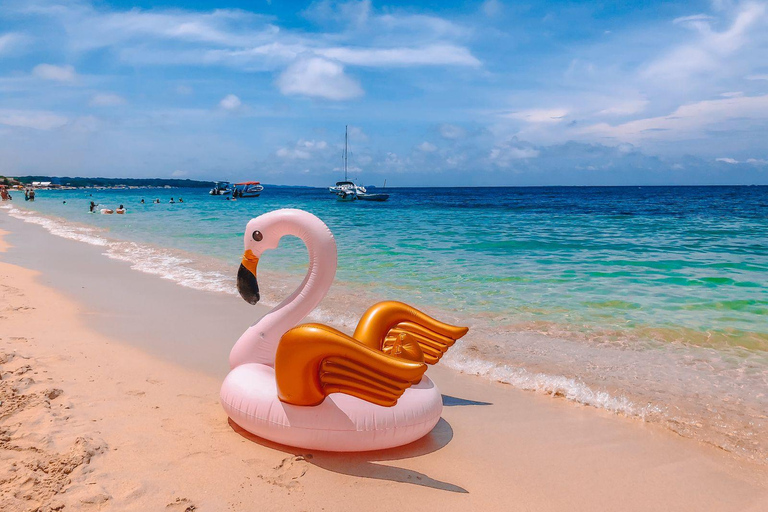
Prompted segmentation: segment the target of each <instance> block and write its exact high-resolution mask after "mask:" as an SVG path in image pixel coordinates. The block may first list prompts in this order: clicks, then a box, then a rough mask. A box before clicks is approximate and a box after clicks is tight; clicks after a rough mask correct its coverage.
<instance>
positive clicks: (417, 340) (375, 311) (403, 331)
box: [353, 301, 469, 364]
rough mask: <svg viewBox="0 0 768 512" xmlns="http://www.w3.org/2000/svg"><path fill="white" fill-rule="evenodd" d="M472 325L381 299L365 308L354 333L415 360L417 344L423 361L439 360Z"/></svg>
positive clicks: (388, 351)
mask: <svg viewBox="0 0 768 512" xmlns="http://www.w3.org/2000/svg"><path fill="white" fill-rule="evenodd" d="M468 331H469V328H467V327H458V326H455V325H450V324H446V323H444V322H441V321H439V320H436V319H434V318H432V317H431V316H429V315H427V314H425V313H422V312H421V311H419V310H418V309H416V308H413V307H411V306H409V305H407V304H403V303H402V302H396V301H386V302H379V303H378V304H375V305H374V306H371V307H370V308H369V309H368V311H366V312H365V314H364V315H363V317H362V318H361V319H360V322H359V323H358V324H357V329H355V334H354V335H353V337H354V338H355V339H356V340H359V341H360V342H361V343H363V344H365V345H367V346H369V347H371V348H374V349H378V350H381V351H383V352H385V353H392V354H393V355H397V356H399V357H404V358H406V359H411V360H416V359H414V357H413V354H414V353H415V351H414V350H412V349H411V348H410V347H412V346H413V345H415V344H418V346H419V348H420V349H421V352H422V354H423V360H424V362H426V363H428V364H435V363H437V362H438V361H439V360H440V358H441V357H443V354H445V352H446V351H447V350H448V349H449V348H450V347H451V346H452V345H453V344H454V343H455V342H456V340H458V339H459V338H461V337H462V336H464V335H465V334H467V332H468Z"/></svg>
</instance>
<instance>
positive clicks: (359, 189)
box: [328, 126, 366, 201]
mask: <svg viewBox="0 0 768 512" xmlns="http://www.w3.org/2000/svg"><path fill="white" fill-rule="evenodd" d="M343 158H344V181H337V182H336V185H334V186H333V187H328V191H329V192H331V193H332V194H336V198H337V199H338V200H339V201H354V200H356V199H357V196H358V194H365V193H366V190H365V187H363V186H361V185H356V184H355V183H354V182H353V181H351V180H350V179H349V176H348V172H349V129H348V127H347V126H345V127H344V155H343Z"/></svg>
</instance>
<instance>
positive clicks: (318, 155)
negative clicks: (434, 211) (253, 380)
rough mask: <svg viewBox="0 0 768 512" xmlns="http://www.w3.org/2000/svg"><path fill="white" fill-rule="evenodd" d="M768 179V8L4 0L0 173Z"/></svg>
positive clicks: (500, 181) (369, 179)
mask: <svg viewBox="0 0 768 512" xmlns="http://www.w3.org/2000/svg"><path fill="white" fill-rule="evenodd" d="M346 124H348V125H349V126H350V138H351V151H352V162H351V167H352V169H353V176H355V177H356V178H357V179H358V180H359V181H361V182H362V183H364V184H379V185H380V184H381V183H383V180H384V179H387V183H388V185H392V186H397V185H402V186H408V185H450V186H452V185H461V184H465V185H621V184H710V183H742V184H752V183H755V184H768V142H766V140H768V3H766V2H760V1H749V2H728V1H719V0H718V1H716V2H636V3H634V4H633V3H632V2H615V3H611V2H539V3H521V2H507V1H503V0H489V1H484V2H483V1H464V2H438V1H432V2H420V3H417V2H411V3H405V2H388V3H385V2H370V1H352V2H325V1H321V2H281V1H280V0H272V1H271V2H267V1H263V2H260V1H258V0H254V1H250V2H227V1H226V0H219V1H216V2H212V1H197V2H192V1H187V2H174V1H164V2H126V1H114V2H108V1H101V2H88V1H82V2H80V1H67V2H51V1H41V0H25V1H16V0H11V1H5V0H0V174H9V175H19V174H54V175H81V176H96V175H98V176H116V177H128V176H134V177H143V176H162V177H171V176H176V177H188V178H201V179H230V180H239V179H246V178H248V179H260V180H261V181H264V182H268V183H279V184H303V185H326V184H328V183H329V182H332V181H335V180H336V179H339V178H340V177H341V170H340V169H341V148H342V146H343V140H344V126H345V125H346Z"/></svg>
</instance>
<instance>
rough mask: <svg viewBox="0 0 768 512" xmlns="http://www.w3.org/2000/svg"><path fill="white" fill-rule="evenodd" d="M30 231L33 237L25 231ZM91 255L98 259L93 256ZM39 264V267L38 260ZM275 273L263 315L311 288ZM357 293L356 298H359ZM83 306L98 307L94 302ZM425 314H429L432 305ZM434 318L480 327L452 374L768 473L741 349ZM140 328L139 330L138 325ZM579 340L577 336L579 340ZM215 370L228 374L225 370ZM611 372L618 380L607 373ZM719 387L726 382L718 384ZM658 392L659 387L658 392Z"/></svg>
mask: <svg viewBox="0 0 768 512" xmlns="http://www.w3.org/2000/svg"><path fill="white" fill-rule="evenodd" d="M10 206H12V205H10ZM3 211H8V210H3ZM17 211H19V212H22V214H12V213H10V212H8V214H9V215H10V216H11V217H12V219H9V220H10V221H12V222H19V223H25V222H26V223H30V222H31V223H32V224H34V225H36V226H39V227H32V226H30V228H31V229H32V233H34V238H36V239H37V238H41V236H39V235H38V234H37V231H36V230H38V229H40V230H41V232H45V233H52V234H55V235H56V236H58V237H62V238H64V239H68V240H76V242H75V243H76V244H78V245H81V246H83V247H82V250H75V249H73V250H72V253H73V254H74V255H73V256H72V257H71V258H70V259H73V260H77V259H90V258H93V254H96V253H98V254H99V257H98V258H96V260H95V261H96V262H97V265H98V266H99V267H104V269H105V270H104V272H105V273H109V272H111V270H109V269H111V268H114V266H110V265H108V264H106V263H104V262H102V261H101V260H104V259H106V258H103V257H102V256H101V255H102V254H103V255H105V256H107V257H108V258H110V259H111V260H113V262H120V263H121V264H122V263H127V264H128V265H129V266H130V267H131V268H132V269H134V270H137V271H138V272H136V273H138V274H142V275H143V276H144V277H146V274H149V275H150V280H149V281H144V277H142V278H141V279H142V282H144V283H147V284H146V286H149V287H151V286H152V285H151V284H148V283H151V282H152V280H153V279H156V278H157V277H158V276H159V277H161V278H163V280H170V281H172V282H173V283H174V284H175V285H177V286H178V285H182V286H184V287H188V288H190V289H193V290H195V291H196V292H199V291H200V290H203V291H205V293H203V294H200V295H196V297H198V300H202V301H204V302H205V301H207V300H208V299H207V298H208V297H209V295H208V294H209V293H211V292H213V293H215V294H221V293H225V294H229V295H233V294H234V293H235V292H234V279H233V276H234V274H235V266H233V267H232V269H231V270H230V271H229V272H227V271H226V270H225V269H226V265H224V264H223V263H222V264H220V265H219V264H215V263H212V261H208V260H217V258H213V257H208V256H205V257H204V256H200V255H197V254H196V253H186V252H183V251H177V250H175V249H170V250H167V249H163V248H159V247H156V246H153V245H152V244H149V243H140V242H132V241H128V240H125V239H121V238H111V237H110V236H109V235H110V233H109V231H105V230H103V229H101V228H98V227H94V226H90V225H85V224H79V223H76V222H72V221H69V220H67V219H63V218H59V217H53V216H49V215H45V214H41V213H39V212H37V211H35V210H30V209H26V208H20V209H19V208H17ZM20 229H27V228H26V227H24V228H21V227H20ZM43 230H45V231H43ZM47 239H48V237H47V236H42V239H41V240H38V241H37V242H36V243H37V244H38V245H42V244H43V241H44V240H47ZM86 246H87V247H88V249H86V248H85V247H86ZM135 251H138V255H134V252H135ZM75 253H76V254H75ZM31 257H32V259H33V260H34V256H31ZM42 265H43V263H42V262H41V263H40V264H39V265H38V270H42V269H43V266H42ZM268 267H269V265H266V268H267V270H266V271H265V272H261V276H262V277H263V278H264V283H269V286H267V287H265V290H264V292H265V293H264V294H263V296H262V299H263V300H262V303H260V305H259V307H263V306H264V305H270V304H277V303H278V302H279V301H280V299H279V297H282V296H284V295H286V294H287V293H289V292H290V290H292V289H293V287H294V286H295V285H297V284H298V283H299V281H300V279H301V277H300V276H294V275H290V274H284V273H276V272H270V271H269V268H268ZM70 272H75V273H76V275H80V276H83V278H85V277H86V276H87V269H84V268H81V267H78V268H75V267H71V268H70ZM136 278H137V279H138V277H136ZM72 287H73V283H71V282H70V283H64V284H62V285H61V286H59V288H72ZM350 291H353V292H355V293H349V292H350ZM350 297H353V298H354V300H351V299H350ZM363 297H365V298H364V299H363ZM81 299H84V300H86V301H88V297H87V296H85V297H81ZM380 299H381V298H380V297H376V294H375V293H372V291H371V290H367V289H363V290H360V289H359V287H357V288H356V287H351V284H350V283H344V282H340V281H339V280H338V279H337V282H336V284H335V286H334V287H333V288H332V289H331V292H330V293H329V295H328V297H327V298H326V299H325V300H324V302H323V303H322V304H321V305H320V307H319V308H318V309H317V310H316V311H315V312H314V313H313V314H312V316H311V320H312V321H319V322H321V323H328V324H330V325H333V326H334V327H336V328H340V329H342V330H353V329H354V326H355V325H356V321H357V318H358V317H359V314H361V313H362V310H360V307H361V303H360V302H361V301H362V302H364V303H366V304H367V303H373V302H375V301H376V300H380ZM100 300H102V301H108V300H110V294H109V293H106V292H104V293H101V294H100ZM207 303H209V305H208V307H213V306H212V305H211V304H210V301H208V302H207ZM92 305H94V306H95V307H98V304H93V302H92ZM424 306H427V305H426V304H424ZM235 307H236V308H237V309H238V310H240V311H246V310H247V306H245V308H246V309H243V304H238V305H237V306H235ZM212 311H215V313H213V314H212V315H211V318H214V319H215V318H217V317H218V318H222V319H223V318H226V317H227V316H228V312H227V311H226V308H224V309H222V308H218V309H216V308H215V307H214V308H213V309H212ZM426 311H427V312H430V313H431V314H433V315H435V316H436V317H438V318H441V319H444V320H447V321H449V322H453V323H455V324H464V323H465V322H467V325H472V326H473V331H472V332H473V333H474V334H473V336H471V337H469V338H467V339H464V340H460V341H459V343H457V344H456V346H454V347H453V349H452V350H451V351H449V352H448V354H447V355H446V357H445V358H444V359H443V361H442V365H443V366H445V367H450V368H452V369H453V370H455V371H457V372H461V373H466V374H472V375H479V376H481V377H483V378H487V379H489V380H494V381H496V382H501V383H504V384H511V385H512V386H513V387H515V388H517V389H522V390H526V391H534V392H536V393H540V394H545V395H550V396H553V397H563V398H565V399H567V400H568V401H571V402H574V403H576V404H582V405H587V406H591V407H595V408H598V409H604V410H607V411H610V412H612V413H615V414H617V415H622V416H627V417H631V418H634V419H636V420H639V421H642V422H649V423H654V424H660V425H663V426H664V427H665V428H668V429H670V430H671V431H673V432H676V433H678V434H680V435H682V436H684V437H688V438H693V439H698V440H700V441H703V442H705V443H709V444H712V445H714V446H717V447H719V448H722V449H725V450H726V451H728V452H730V453H732V454H734V456H736V457H740V458H744V459H746V460H751V461H756V462H758V463H760V464H764V465H768V458H766V454H767V453H768V452H766V450H768V446H766V445H765V441H763V442H760V439H761V438H763V439H765V438H764V437H763V434H762V432H765V426H764V424H763V423H764V422H761V421H760V418H761V417H764V414H763V413H761V411H764V409H760V404H759V403H756V401H757V400H758V398H755V399H754V400H753V401H752V402H749V403H741V402H739V403H737V402H735V401H733V400H724V401H723V400H720V398H721V395H722V396H729V395H733V396H736V397H738V396H739V395H738V389H757V388H756V387H755V386H753V385H750V382H749V381H742V379H741V377H740V376H739V375H734V374H733V371H730V372H729V371H728V369H727V367H725V366H722V367H719V366H717V365H718V364H719V363H720V359H724V358H728V357H731V358H734V357H735V358H736V359H738V360H745V357H746V355H745V354H743V353H740V350H741V349H740V348H739V347H730V348H728V349H727V353H726V352H723V353H720V351H719V350H718V349H715V350H713V347H708V346H692V345H690V344H688V347H687V350H688V351H687V352H686V353H681V354H677V353H675V351H674V349H673V348H672V347H674V344H671V342H668V343H666V344H665V343H662V342H659V341H652V340H640V339H638V340H635V342H633V343H630V342H629V341H627V340H629V339H630V338H628V337H627V334H626V333H625V335H624V336H619V335H618V334H617V333H612V332H609V333H607V334H606V336H605V339H604V340H602V341H601V339H600V338H595V339H594V340H592V341H587V339H586V338H590V336H587V335H585V334H584V333H579V336H576V337H575V338H574V337H573V336H571V337H569V336H567V335H565V334H563V333H560V334H558V333H559V332H560V331H559V330H558V329H557V328H556V329H555V332H550V329H548V328H547V327H546V326H541V325H539V326H534V327H538V328H536V329H534V328H532V329H531V330H522V331H517V330H514V329H513V330H512V331H508V330H504V332H496V333H494V332H492V331H490V330H488V329H486V328H484V324H473V323H471V319H472V317H470V318H466V317H464V318H460V317H459V316H457V315H458V314H457V313H455V312H451V311H445V310H442V311H441V310H440V309H439V308H435V307H432V306H428V307H427V309H426ZM182 315H183V314H182V312H177V313H176V314H175V318H181V317H182ZM246 315H247V313H246ZM137 320H139V318H138V317H137ZM250 320H251V319H250V318H248V319H247V321H250ZM214 321H215V320H214ZM242 321H243V322H245V321H246V319H245V318H243V320H242ZM206 333H207V335H208V336H209V338H210V337H215V336H216V335H218V334H219V332H218V331H217V329H208V330H207V331H206ZM239 334H240V333H239V332H229V335H231V336H232V337H233V339H236V338H237V337H238V336H239ZM572 334H574V335H575V333H572ZM172 335H173V332H172V330H167V331H164V332H163V337H159V336H158V337H156V338H157V339H156V340H155V342H157V343H162V341H163V340H165V339H168V338H169V336H172ZM502 335H503V339H500V338H499V336H502ZM617 336H618V337H617ZM204 342H205V340H203V339H202V338H200V340H198V342H197V343H198V344H201V343H204ZM633 344H637V346H638V347H640V350H634V349H633ZM654 344H655V345H654ZM150 345H151V344H150V343H145V344H144V345H143V346H144V347H148V348H149V349H150V350H151V346H150ZM494 346H495V348H494ZM644 347H645V348H644ZM626 349H630V350H626ZM670 349H672V350H670ZM747 355H749V357H750V359H751V360H755V362H756V363H759V364H763V365H764V364H766V363H768V360H765V361H764V362H761V360H760V358H761V357H763V358H764V355H763V354H762V353H757V354H747ZM209 358H210V359H209V360H214V359H215V358H214V356H213V355H210V356H209ZM201 359H202V358H201ZM698 361H702V362H703V361H707V362H709V364H710V366H712V365H715V367H717V368H718V373H717V374H716V375H711V376H709V375H708V374H707V373H706V372H702V373H700V368H699V367H698V366H697V365H698ZM209 366H210V365H209ZM593 367H594V368H593ZM590 368H593V369H590ZM665 368H666V369H667V370H669V371H671V370H674V371H675V375H676V376H677V377H678V378H679V379H681V380H680V381H675V380H674V379H673V380H670V381H668V383H669V384H671V385H672V386H674V387H675V389H676V391H675V392H674V393H670V394H669V396H664V394H663V393H662V394H661V396H654V395H653V394H649V393H648V392H647V390H645V389H644V388H639V389H638V388H637V387H633V386H631V385H622V384H624V383H623V382H622V381H623V375H624V374H625V373H626V372H631V373H633V374H636V375H638V377H640V378H641V380H640V381H639V382H638V383H639V384H644V383H653V382H656V380H655V379H654V373H655V374H656V375H658V374H659V372H661V373H662V374H664V369H665ZM206 369H208V370H210V369H212V368H206ZM215 370H217V371H218V370H220V368H215ZM609 371H610V372H611V373H607V372H609ZM606 377H609V378H606ZM714 378H717V380H716V381H715V380H713V379H714ZM753 380H754V379H753ZM611 381H612V382H611ZM710 381H711V382H717V386H716V387H717V389H718V390H719V392H720V394H721V395H718V396H711V395H707V392H708V391H709V390H708V389H706V385H702V384H701V383H702V382H704V383H706V382H710ZM653 387H654V386H651V389H653ZM761 414H762V415H761ZM742 416H743V417H742ZM728 417H730V418H732V419H733V420H734V421H733V422H731V423H728V422H724V418H728ZM755 421H756V422H755ZM734 431H738V432H739V435H738V436H735V437H734V436H732V435H731V432H734Z"/></svg>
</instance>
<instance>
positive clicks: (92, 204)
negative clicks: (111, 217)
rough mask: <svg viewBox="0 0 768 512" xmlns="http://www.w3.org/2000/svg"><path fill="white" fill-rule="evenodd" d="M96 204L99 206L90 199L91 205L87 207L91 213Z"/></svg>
mask: <svg viewBox="0 0 768 512" xmlns="http://www.w3.org/2000/svg"><path fill="white" fill-rule="evenodd" d="M97 206H99V205H97V204H96V203H94V202H93V201H91V206H90V208H89V209H90V212H91V213H93V211H94V210H95V209H96V207H97Z"/></svg>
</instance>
